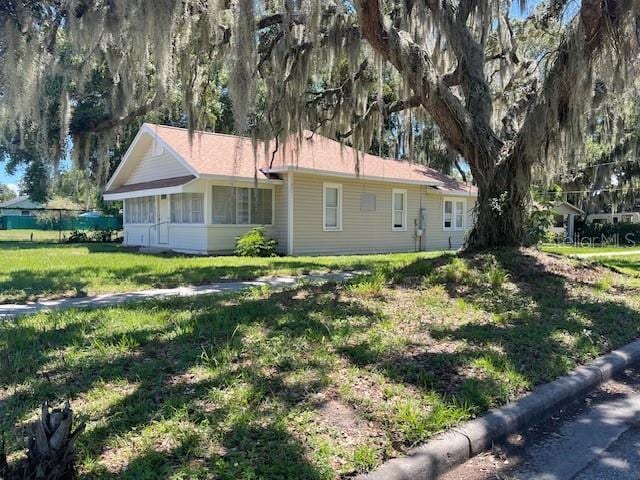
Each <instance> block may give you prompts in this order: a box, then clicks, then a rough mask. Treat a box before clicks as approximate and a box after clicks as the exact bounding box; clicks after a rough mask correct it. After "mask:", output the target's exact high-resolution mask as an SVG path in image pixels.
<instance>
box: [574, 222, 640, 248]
mask: <svg viewBox="0 0 640 480" xmlns="http://www.w3.org/2000/svg"><path fill="white" fill-rule="evenodd" d="M576 231H577V236H576V241H577V242H584V243H586V242H589V243H592V244H594V245H606V244H613V245H626V246H634V247H635V246H637V245H640V223H580V224H578V225H577V226H576Z"/></svg>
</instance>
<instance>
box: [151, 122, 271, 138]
mask: <svg viewBox="0 0 640 480" xmlns="http://www.w3.org/2000/svg"><path fill="white" fill-rule="evenodd" d="M146 124H147V125H149V126H150V127H160V128H171V129H173V130H180V131H183V132H188V131H189V129H188V128H184V127H175V126H173V125H160V124H158V123H149V122H146ZM193 133H200V134H205V135H215V136H217V137H231V138H238V139H241V140H252V138H251V137H244V136H242V135H234V134H233V133H221V132H208V131H206V130H194V131H193ZM260 141H261V142H263V141H264V140H260Z"/></svg>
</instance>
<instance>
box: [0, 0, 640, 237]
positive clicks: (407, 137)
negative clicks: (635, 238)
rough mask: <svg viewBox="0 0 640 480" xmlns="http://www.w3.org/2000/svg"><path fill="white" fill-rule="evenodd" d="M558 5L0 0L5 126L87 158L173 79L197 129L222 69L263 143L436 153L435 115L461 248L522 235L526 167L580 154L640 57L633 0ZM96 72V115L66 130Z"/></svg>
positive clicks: (446, 0) (166, 94)
mask: <svg viewBox="0 0 640 480" xmlns="http://www.w3.org/2000/svg"><path fill="white" fill-rule="evenodd" d="M519 3H520V5H519V7H520V8H521V9H525V8H526V7H527V5H526V3H525V2H519ZM565 3H566V2H564V0H562V1H559V2H558V1H550V2H548V3H542V4H540V5H539V6H538V7H536V11H535V12H534V13H533V14H532V15H530V16H529V17H527V18H518V19H513V18H510V11H511V2H509V1H507V2H500V1H498V0H490V1H483V2H479V1H477V0H420V1H407V0H390V1H385V2H380V1H379V0H355V1H353V2H326V1H322V0H278V1H275V0H262V1H257V2H256V1H253V0H160V1H158V0H43V1H40V2H32V1H27V0H21V1H16V2H10V3H7V2H5V3H3V5H2V6H0V31H1V32H2V33H1V34H0V35H1V36H0V135H4V138H5V139H8V138H14V139H15V138H19V137H20V136H21V135H22V134H23V132H25V131H29V130H30V129H31V130H33V129H34V127H35V131H36V132H38V135H39V142H38V143H39V144H40V145H41V148H42V149H43V150H48V151H49V152H52V153H54V154H55V153H56V152H57V154H58V156H59V155H60V154H61V152H63V151H64V145H63V143H64V139H65V138H66V135H65V133H66V132H68V133H71V134H72V135H73V136H74V139H75V140H74V150H76V149H77V150H78V151H79V152H80V153H81V154H80V155H79V156H78V157H79V158H82V157H87V156H91V155H93V156H94V157H97V158H103V157H108V156H109V152H110V149H111V148H112V146H113V145H115V144H117V143H118V142H119V141H120V139H121V138H122V131H123V128H125V127H126V126H127V125H130V124H131V123H132V122H134V121H136V119H138V118H140V117H144V116H145V115H147V114H149V113H150V112H153V111H156V110H158V109H161V108H162V107H163V105H165V104H166V100H167V98H170V97H171V96H172V95H174V93H175V92H179V95H180V96H181V97H182V102H183V110H184V112H185V114H186V118H187V125H188V126H189V128H190V129H191V130H193V129H196V128H199V127H200V126H202V124H203V123H204V118H205V115H204V114H203V111H204V110H205V109H206V102H205V100H204V99H205V98H206V93H207V91H208V90H207V89H210V88H211V85H212V83H213V82H215V81H216V79H219V78H220V72H221V71H224V72H227V73H228V84H227V85H226V86H225V88H228V92H229V93H230V96H231V99H232V101H233V112H234V117H235V130H236V131H237V132H238V133H243V132H248V133H250V134H251V135H252V136H253V137H255V138H261V139H269V140H271V139H274V138H276V139H277V142H269V144H268V145H269V147H268V148H271V147H273V148H275V147H274V144H276V145H279V144H281V142H283V141H285V140H286V139H287V137H288V136H290V135H291V134H292V133H297V134H301V133H302V132H303V131H304V130H311V131H314V132H316V131H317V132H320V133H322V134H325V135H328V136H332V137H334V138H338V139H340V140H342V141H344V142H346V143H349V144H351V145H353V146H355V147H356V148H357V149H358V150H360V151H366V150H369V149H371V147H372V145H378V146H379V147H380V150H381V151H382V144H383V143H385V142H386V143H385V144H386V147H385V148H386V150H387V152H388V151H390V150H395V151H396V152H397V156H399V157H404V158H408V159H421V161H425V162H430V161H432V160H431V158H432V157H433V155H432V153H431V152H430V151H428V152H425V149H427V148H430V147H428V145H430V142H425V141H422V140H423V134H424V132H428V131H431V128H430V126H432V125H435V126H436V127H437V132H438V133H437V135H438V138H440V139H441V140H442V145H441V146H440V147H439V150H440V151H441V152H448V153H449V154H438V155H437V156H436V157H438V158H440V159H441V160H447V159H448V160H447V161H448V163H449V165H453V164H455V163H456V162H459V161H460V160H461V159H462V160H464V162H466V164H467V165H468V167H469V170H470V173H471V175H470V176H472V178H473V180H474V181H475V183H476V184H477V185H478V188H479V196H478V207H477V219H478V221H477V222H476V224H475V228H474V230H473V232H472V234H471V236H470V244H471V245H472V246H475V247H489V246H494V245H517V244H520V243H521V242H522V240H523V238H524V219H525V210H526V208H527V205H528V203H529V200H530V198H529V186H530V183H531V178H532V176H533V175H536V176H539V177H542V176H545V175H546V176H547V177H553V176H554V174H555V173H557V172H558V171H561V170H563V169H566V168H569V167H570V166H571V165H572V164H575V163H576V162H577V161H578V159H579V158H580V157H581V155H582V151H583V145H584V141H583V140H584V132H585V130H586V128H587V123H588V121H589V118H590V117H589V113H590V112H592V111H593V110H594V109H601V108H603V107H604V106H606V105H608V104H610V100H609V99H611V98H615V97H616V96H618V95H620V93H621V92H623V91H624V90H625V89H627V88H628V87H629V84H630V83H631V82H630V80H629V79H632V78H634V75H635V72H636V71H637V62H638V40H639V39H638V35H637V32H638V31H640V26H639V25H638V18H639V17H638V14H640V5H639V3H640V0H583V2H582V3H581V5H580V8H579V9H578V10H577V12H576V15H575V17H574V18H573V19H569V20H567V19H566V18H564V16H563V15H564V12H565V8H564V7H565V6H566V5H565ZM159 26H161V28H159ZM542 38H544V39H545V40H546V43H543V42H541V41H539V40H537V39H542ZM532 39H533V40H532ZM536 41H537V43H536ZM96 72H102V77H103V78H104V85H106V87H108V88H106V87H105V88H104V89H103V90H104V92H105V94H104V95H102V96H101V99H100V100H101V102H102V105H103V106H104V109H103V110H104V111H103V112H102V113H103V115H102V117H101V118H100V119H99V121H95V122H93V123H91V124H89V125H87V123H86V122H85V123H84V124H83V127H82V128H76V129H73V128H71V129H70V128H69V127H70V125H74V121H73V119H74V116H75V115H76V113H77V109H78V108H79V106H80V105H83V104H86V102H87V101H88V99H87V98H84V97H83V93H87V94H88V92H90V91H91V87H92V86H93V87H95V74H96ZM18 77H20V78H21V79H23V81H21V82H15V79H16V78H18ZM52 79H55V82H53V83H55V85H57V88H56V89H55V92H54V93H55V94H52V93H51V91H49V96H47V95H44V94H43V93H44V91H45V90H46V86H47V85H51V84H52ZM92 81H93V82H94V83H92ZM49 90H50V89H49ZM52 95H53V97H54V98H55V101H50V102H49V103H48V104H45V102H43V99H44V98H51V96H52ZM78 99H79V100H78ZM54 131H55V132H56V134H55V135H54V134H52V132H54ZM390 135H391V136H394V137H395V139H396V140H395V141H396V147H395V148H390V147H389V144H388V142H387V138H386V137H389V136H390ZM421 139H422V140H421ZM4 141H5V140H2V139H0V142H4ZM81 147H84V149H81ZM421 148H422V149H423V150H422V151H419V149H421ZM83 152H84V153H83ZM357 169H359V166H358V167H357ZM459 170H460V171H461V172H464V171H465V170H466V169H462V168H460V169H459ZM105 171H106V169H105Z"/></svg>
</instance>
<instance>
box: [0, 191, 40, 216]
mask: <svg viewBox="0 0 640 480" xmlns="http://www.w3.org/2000/svg"><path fill="white" fill-rule="evenodd" d="M34 208H43V205H42V204H40V203H37V202H34V201H33V200H31V199H30V198H29V197H28V196H26V195H25V196H21V197H16V198H12V199H11V200H7V201H6V202H2V203H0V216H6V215H20V216H34V215H35V214H36V211H35V210H32V209H34Z"/></svg>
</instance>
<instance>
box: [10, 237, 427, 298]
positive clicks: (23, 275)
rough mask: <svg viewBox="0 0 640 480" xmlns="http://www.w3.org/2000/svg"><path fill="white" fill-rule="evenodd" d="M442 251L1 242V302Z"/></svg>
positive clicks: (389, 263)
mask: <svg viewBox="0 0 640 480" xmlns="http://www.w3.org/2000/svg"><path fill="white" fill-rule="evenodd" d="M434 255H438V253H420V254H415V253H413V254H412V253H409V254H390V255H354V256H342V257H277V258H247V257H242V258H240V257H232V256H221V257H193V256H185V255H173V254H144V253H139V252H136V251H133V250H130V249H127V248H124V247H122V246H121V245H117V244H97V243H87V244H76V245H68V244H46V243H37V242H33V243H30V242H9V241H6V242H0V257H2V259H3V262H0V303H3V302H4V303H7V302H21V301H26V300H34V299H36V298H53V297H63V296H86V295H95V294H100V293H112V292H125V291H134V290H142V289H146V288H170V287H176V286H180V285H195V284H204V283H209V282H214V281H219V280H246V279H253V278H256V277H260V276H263V275H274V274H299V273H304V272H309V271H328V270H344V269H375V268H387V267H394V266H397V265H401V264H404V263H407V262H411V261H413V260H415V259H416V258H426V257H433V256H434Z"/></svg>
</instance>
